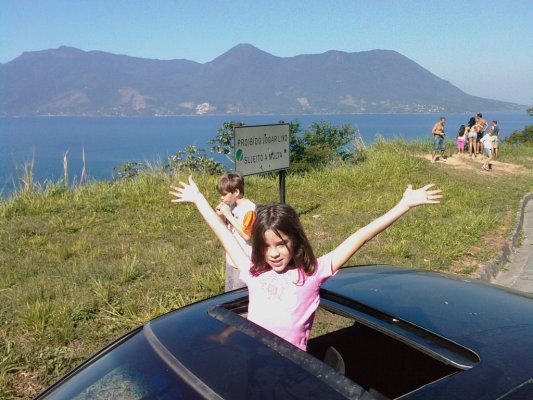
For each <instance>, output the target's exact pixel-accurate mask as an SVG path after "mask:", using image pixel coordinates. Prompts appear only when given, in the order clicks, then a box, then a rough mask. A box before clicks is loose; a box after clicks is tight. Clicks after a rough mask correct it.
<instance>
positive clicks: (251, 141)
mask: <svg viewBox="0 0 533 400" xmlns="http://www.w3.org/2000/svg"><path fill="white" fill-rule="evenodd" d="M233 145H234V149H235V171H237V172H239V173H240V174H241V175H242V176H248V175H256V174H262V173H267V172H275V171H282V170H283V171H284V170H287V169H289V168H290V157H289V155H290V151H289V124H287V123H278V124H265V125H242V126H235V127H234V128H233Z"/></svg>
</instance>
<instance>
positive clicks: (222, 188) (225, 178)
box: [217, 173, 244, 203]
mask: <svg viewBox="0 0 533 400" xmlns="http://www.w3.org/2000/svg"><path fill="white" fill-rule="evenodd" d="M217 192H218V193H220V195H221V196H222V197H223V198H224V197H226V195H228V194H231V195H233V196H231V197H232V198H234V199H235V200H237V198H242V197H244V178H243V177H242V176H241V175H240V174H233V173H228V174H224V175H222V176H221V177H220V178H218V182H217ZM223 201H224V199H223ZM224 202H226V201H224ZM232 203H233V201H232Z"/></svg>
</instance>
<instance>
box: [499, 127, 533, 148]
mask: <svg viewBox="0 0 533 400" xmlns="http://www.w3.org/2000/svg"><path fill="white" fill-rule="evenodd" d="M504 142H505V143H509V144H514V145H516V144H525V145H532V144H533V125H527V126H526V127H525V128H524V130H523V131H514V132H513V133H512V134H511V135H509V136H508V137H506V138H505V139H504Z"/></svg>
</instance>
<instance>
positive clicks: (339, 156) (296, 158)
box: [289, 121, 364, 171]
mask: <svg viewBox="0 0 533 400" xmlns="http://www.w3.org/2000/svg"><path fill="white" fill-rule="evenodd" d="M289 131H290V134H291V136H290V143H289V149H290V157H291V169H292V170H294V171H305V170H309V169H312V168H315V167H320V166H324V165H327V164H330V163H335V162H341V161H348V162H356V161H358V160H360V159H362V158H363V150H364V144H363V141H362V139H361V137H360V136H359V132H358V130H357V129H356V128H353V127H352V126H351V125H350V124H347V125H343V126H341V127H338V126H335V125H332V124H331V123H329V122H327V121H320V122H313V123H312V124H311V126H310V127H309V129H308V130H305V131H303V132H302V131H301V127H300V124H299V123H297V122H295V123H291V124H290V125H289Z"/></svg>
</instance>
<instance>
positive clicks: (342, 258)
mask: <svg viewBox="0 0 533 400" xmlns="http://www.w3.org/2000/svg"><path fill="white" fill-rule="evenodd" d="M433 186H435V184H433V183H431V184H429V185H426V186H424V187H422V188H420V189H417V190H413V187H412V186H411V185H408V186H407V189H406V191H405V192H404V194H403V197H402V199H401V200H400V202H399V203H398V204H396V205H395V206H394V207H393V208H392V209H390V210H389V211H388V212H386V213H385V214H383V215H382V216H381V217H379V218H377V219H375V220H374V221H372V222H371V223H369V224H368V225H367V226H365V227H363V228H361V229H359V230H358V231H357V232H355V233H354V234H352V235H351V236H350V237H348V239H346V240H345V241H344V242H342V243H341V244H340V245H339V246H338V247H337V248H336V249H335V250H333V251H332V252H331V253H330V255H331V259H332V268H333V271H337V270H338V269H339V268H340V267H342V266H343V265H344V263H346V261H348V260H349V259H350V257H351V256H353V255H354V254H355V252H357V250H359V249H360V248H361V247H362V246H363V245H364V244H365V243H366V242H368V241H369V240H370V239H372V238H373V237H374V236H376V235H377V234H378V233H380V232H382V231H384V230H385V229H387V228H388V227H389V226H391V225H392V224H393V223H394V222H396V221H397V220H398V219H399V218H400V217H401V216H402V215H404V214H405V213H407V212H408V211H409V210H410V209H411V208H414V207H416V206H419V205H423V204H437V203H440V199H441V198H442V190H428V189H430V188H431V187H433Z"/></svg>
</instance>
